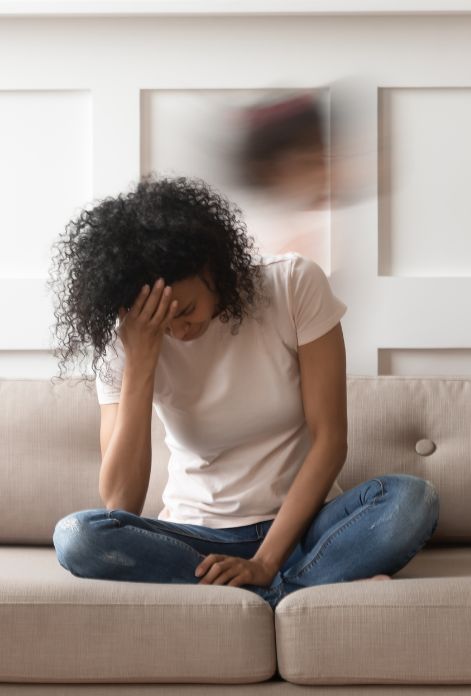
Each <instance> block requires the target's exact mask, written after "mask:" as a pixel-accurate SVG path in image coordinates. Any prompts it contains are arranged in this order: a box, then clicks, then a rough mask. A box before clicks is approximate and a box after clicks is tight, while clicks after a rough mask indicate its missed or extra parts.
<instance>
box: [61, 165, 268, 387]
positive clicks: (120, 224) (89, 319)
mask: <svg viewBox="0 0 471 696" xmlns="http://www.w3.org/2000/svg"><path fill="white" fill-rule="evenodd" d="M53 248H54V249H55V251H56V253H55V254H54V256H53V262H52V265H51V268H50V272H49V275H50V279H49V280H48V286H49V287H50V288H51V289H52V290H53V291H54V294H55V300H56V301H55V310H54V316H55V318H56V324H55V325H54V332H55V335H56V344H57V347H56V348H55V350H54V355H55V356H56V357H58V358H59V368H60V371H61V378H62V371H63V368H65V366H66V364H67V363H68V362H69V361H71V360H72V359H73V358H75V357H76V356H77V355H78V354H79V353H80V354H81V356H82V357H83V359H84V360H86V361H87V362H88V361H89V359H90V355H89V353H90V349H91V351H92V369H93V371H94V373H95V374H96V372H97V364H98V362H99V361H100V359H101V358H102V357H104V355H105V351H106V348H107V346H108V344H110V343H111V342H114V340H115V339H116V336H117V328H118V327H119V322H118V312H119V308H120V307H124V308H125V309H129V308H130V307H131V306H132V304H133V303H134V300H135V299H136V297H137V295H138V293H139V291H140V289H141V288H142V286H143V285H145V284H146V283H147V284H148V285H150V286H151V287H152V286H153V285H154V283H155V281H156V280H157V279H158V278H161V277H162V278H163V279H164V280H165V284H166V285H171V286H172V288H173V292H172V299H177V300H179V305H178V312H177V316H176V317H174V319H173V321H172V323H171V325H170V327H169V329H168V330H167V335H168V336H169V338H170V339H171V340H173V339H178V340H188V339H189V338H190V337H193V336H196V334H198V337H199V336H201V335H202V333H204V332H205V331H206V329H207V328H208V326H209V323H210V321H211V320H212V319H215V318H216V317H217V320H218V321H221V322H223V323H226V322H228V321H229V320H230V319H234V320H235V323H234V325H233V327H232V328H231V332H232V333H233V334H235V333H237V331H238V327H239V325H240V324H241V323H242V321H243V317H244V315H247V314H249V313H250V308H251V307H255V306H256V305H257V303H258V300H259V299H262V295H261V294H260V287H261V284H262V276H261V269H260V266H259V265H258V262H257V260H256V258H254V256H253V254H252V252H253V249H254V241H253V238H252V237H249V236H247V234H246V226H245V223H244V222H243V221H242V213H241V211H240V209H239V208H238V207H237V206H235V205H234V204H233V203H231V202H229V201H228V200H227V199H226V198H224V197H223V196H222V195H221V194H220V193H218V192H217V191H215V190H214V189H212V188H211V187H210V186H209V185H208V184H207V183H205V182H204V181H203V180H201V179H189V178H186V177H178V178H175V179H170V178H165V177H164V178H156V177H155V176H154V175H152V174H151V175H149V176H148V177H145V178H144V179H143V180H142V181H141V182H140V183H138V184H137V186H136V187H135V188H134V189H133V190H131V191H130V192H128V193H121V194H119V195H118V196H116V197H108V198H105V199H104V200H102V201H100V202H98V203H97V204H96V205H94V206H93V207H92V208H91V209H84V210H82V211H81V213H80V214H79V215H78V217H76V218H75V219H73V220H71V221H70V222H69V223H68V224H67V225H66V228H65V231H64V232H63V233H62V235H60V237H59V239H58V241H56V242H55V243H54V244H53ZM87 366H88V365H87ZM82 375H83V377H84V378H85V379H86V380H87V381H89V380H88V377H87V374H86V373H82ZM93 379H94V377H93V378H92V380H93ZM104 379H106V377H104ZM92 380H90V381H92Z"/></svg>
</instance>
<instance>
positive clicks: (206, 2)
mask: <svg viewBox="0 0 471 696" xmlns="http://www.w3.org/2000/svg"><path fill="white" fill-rule="evenodd" d="M469 13H471V8H470V6H469V2H468V0H449V1H448V2H447V1H446V0H290V2H289V3H287V2H286V0H67V1H65V0H10V1H9V0H2V2H1V4H0V15H6V16H61V17H63V16H76V15H80V16H103V15H106V16H109V15H111V16H123V15H124V16H139V15H144V16H148V15H157V16H158V15H166V16H170V15H208V14H209V15H256V14H257V15H304V14H306V15H325V14H329V15H355V14H367V15H369V14H375V15H384V14H385V15H397V14H408V15H410V14H421V15H422V14H469Z"/></svg>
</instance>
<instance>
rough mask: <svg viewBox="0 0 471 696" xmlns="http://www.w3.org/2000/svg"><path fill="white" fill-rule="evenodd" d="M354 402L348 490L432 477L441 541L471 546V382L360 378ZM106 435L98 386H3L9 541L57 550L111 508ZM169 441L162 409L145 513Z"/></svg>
mask: <svg viewBox="0 0 471 696" xmlns="http://www.w3.org/2000/svg"><path fill="white" fill-rule="evenodd" d="M347 398H348V456H347V461H346V463H345V465H344V467H343V469H342V471H341V472H340V475H339V477H338V481H339V484H340V486H341V488H342V489H343V490H348V489H350V488H352V487H353V486H355V485H357V484H358V483H361V482H362V481H366V480H368V479H370V478H373V477H377V476H380V475H381V474H391V473H404V474H413V475H415V476H420V477H421V478H424V479H428V480H430V481H432V483H433V484H434V485H435V487H436V489H437V491H438V493H439V496H440V521H439V523H438V527H437V529H436V531H435V533H434V535H433V540H432V543H433V544H442V543H448V544H453V545H454V544H460V543H468V544H469V543H471V506H470V505H469V490H471V467H470V466H469V452H470V451H471V428H470V427H469V423H470V422H471V379H464V378H447V379H444V378H439V377H420V378H419V377H397V376H382V377H372V376H371V377H370V376H351V377H348V379H347ZM99 430H100V407H99V405H98V401H97V398H96V392H95V386H94V383H93V382H92V383H91V385H90V384H89V385H85V384H84V383H83V382H82V381H80V380H78V379H68V380H65V381H64V382H62V383H60V382H59V383H57V384H55V385H54V386H53V385H52V384H51V383H50V381H49V380H44V379H42V380H40V379H38V380H27V379H26V380H12V379H4V380H0V438H1V442H2V448H1V451H0V490H1V491H2V499H3V501H4V502H3V504H2V505H1V506H0V544H1V543H4V544H51V545H52V534H53V531H54V526H55V524H56V523H57V522H58V520H59V519H62V517H65V516H66V515H68V514H69V513H70V512H73V511H76V510H85V509H91V508H99V507H102V506H103V503H102V501H101V499H100V497H99V494H98V478H99V470H100V462H101V456H100V435H99ZM164 435H165V431H164V429H163V425H162V423H161V422H160V420H159V418H158V416H157V414H156V413H155V412H154V414H153V418H152V471H151V477H150V482H149V489H148V494H147V498H146V502H145V505H144V508H143V511H142V515H143V516H144V517H157V515H158V513H159V512H160V510H161V509H162V506H163V503H162V491H163V488H164V486H165V483H166V481H167V478H168V472H167V463H168V458H169V451H168V448H167V446H166V445H165V442H164ZM424 441H426V442H424ZM25 510H28V514H27V515H25V514H24V511H25Z"/></svg>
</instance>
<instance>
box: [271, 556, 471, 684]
mask: <svg viewBox="0 0 471 696" xmlns="http://www.w3.org/2000/svg"><path fill="white" fill-rule="evenodd" d="M275 628H276V645H277V660H278V670H279V673H280V675H281V677H283V678H284V679H285V680H287V681H290V682H292V683H294V684H305V685H307V684H317V685H319V684H325V685H329V684H369V683H371V684H435V685H437V684H469V683H471V662H470V659H469V655H470V649H471V645H470V635H471V548H469V547H468V548H466V547H461V548H459V547H455V548H428V549H424V550H422V551H421V552H419V553H418V554H417V555H416V556H414V558H413V559H412V560H411V561H410V562H409V563H408V564H407V565H406V566H405V567H404V568H402V569H401V570H400V571H399V572H398V573H396V574H395V575H394V576H393V577H392V579H391V580H382V581H367V582H364V581H360V582H346V583H345V582H342V583H335V584H329V585H318V586H315V587H307V588H304V589H301V590H298V591H296V592H292V593H291V594H289V595H287V596H286V597H284V599H282V600H281V602H279V604H278V605H277V607H276V610H275ZM435 688H438V687H435Z"/></svg>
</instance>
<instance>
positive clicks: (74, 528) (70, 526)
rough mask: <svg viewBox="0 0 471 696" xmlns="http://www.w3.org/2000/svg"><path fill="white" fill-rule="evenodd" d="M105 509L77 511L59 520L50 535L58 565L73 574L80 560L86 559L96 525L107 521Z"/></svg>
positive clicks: (97, 527)
mask: <svg viewBox="0 0 471 696" xmlns="http://www.w3.org/2000/svg"><path fill="white" fill-rule="evenodd" d="M107 513H108V510H107V509H106V508H96V509H91V510H79V511H78V512H72V513H70V514H69V515H66V516H65V517H63V518H62V519H60V520H59V521H58V522H57V523H56V525H55V527H54V532H53V535H52V542H53V544H54V547H55V549H56V554H57V557H58V560H59V562H60V564H61V565H62V566H63V567H64V568H67V570H70V571H71V572H73V567H74V566H76V564H77V563H79V562H80V559H81V558H83V557H85V558H86V557H87V556H88V555H89V554H88V550H89V549H90V547H91V545H93V543H94V538H95V537H96V533H97V532H98V531H99V530H100V525H97V524H96V523H97V522H99V521H101V520H107V519H108V514H107Z"/></svg>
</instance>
